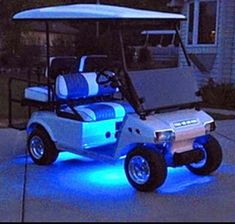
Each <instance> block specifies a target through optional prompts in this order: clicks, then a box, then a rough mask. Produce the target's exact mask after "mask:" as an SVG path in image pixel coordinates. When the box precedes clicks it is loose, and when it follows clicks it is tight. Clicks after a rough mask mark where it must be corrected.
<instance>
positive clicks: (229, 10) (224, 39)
mask: <svg viewBox="0 0 235 224" xmlns="http://www.w3.org/2000/svg"><path fill="white" fill-rule="evenodd" d="M189 2H190V1H188V0H185V2H184V6H183V9H182V13H183V14H184V15H186V16H187V18H188V5H189ZM217 7H218V8H217V31H216V33H217V35H216V43H215V44H214V45H195V46H194V45H188V44H187V37H188V22H187V21H185V22H182V23H181V35H182V39H183V42H184V43H185V46H186V49H187V51H188V53H193V54H196V55H207V56H210V55H211V56H213V57H214V60H212V61H213V64H212V66H211V69H209V72H208V73H205V72H204V73H203V72H201V71H200V70H199V69H198V68H197V67H196V66H195V65H193V68H194V74H195V76H196V78H197V81H198V85H199V86H203V85H205V84H206V82H207V81H208V78H210V77H211V78H213V79H214V80H215V81H216V82H218V83H220V82H233V83H235V27H234V24H235V13H234V12H235V1H234V0H217ZM180 61H181V65H182V66H185V65H186V60H185V59H184V57H183V54H182V52H180Z"/></svg>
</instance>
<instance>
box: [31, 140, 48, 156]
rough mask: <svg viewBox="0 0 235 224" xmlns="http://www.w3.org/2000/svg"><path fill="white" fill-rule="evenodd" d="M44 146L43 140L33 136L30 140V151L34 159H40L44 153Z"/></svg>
mask: <svg viewBox="0 0 235 224" xmlns="http://www.w3.org/2000/svg"><path fill="white" fill-rule="evenodd" d="M44 151H45V148H44V144H43V141H42V139H41V138H40V137H38V136H33V137H32V139H31V141H30V152H31V154H32V155H33V157H34V158H36V159H41V158H42V156H43V154H44Z"/></svg>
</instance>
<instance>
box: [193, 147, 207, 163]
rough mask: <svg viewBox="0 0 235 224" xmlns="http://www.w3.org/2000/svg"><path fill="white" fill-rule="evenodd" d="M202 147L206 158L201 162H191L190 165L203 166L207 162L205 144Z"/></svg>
mask: <svg viewBox="0 0 235 224" xmlns="http://www.w3.org/2000/svg"><path fill="white" fill-rule="evenodd" d="M200 149H201V150H202V152H203V154H204V158H203V159H202V160H200V161H199V162H197V163H191V164H190V165H191V166H192V167H193V168H201V167H203V166H204V165H205V164H206V161H207V153H206V150H205V148H204V147H203V146H201V147H200Z"/></svg>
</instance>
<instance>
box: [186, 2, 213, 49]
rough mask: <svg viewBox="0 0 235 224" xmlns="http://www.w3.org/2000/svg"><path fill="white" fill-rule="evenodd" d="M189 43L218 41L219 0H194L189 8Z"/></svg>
mask: <svg viewBox="0 0 235 224" xmlns="http://www.w3.org/2000/svg"><path fill="white" fill-rule="evenodd" d="M188 10H189V11H188V13H189V14H188V18H189V20H188V44H189V45H201V44H204V45H205V44H206V45H211V44H215V43H216V29H217V22H216V21H217V1H216V0H194V1H193V2H190V3H189V8H188Z"/></svg>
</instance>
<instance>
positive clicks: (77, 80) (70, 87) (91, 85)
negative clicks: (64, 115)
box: [56, 72, 118, 99]
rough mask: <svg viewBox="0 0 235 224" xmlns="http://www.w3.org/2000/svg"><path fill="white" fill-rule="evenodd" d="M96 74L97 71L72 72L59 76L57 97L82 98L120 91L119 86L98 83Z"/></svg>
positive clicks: (57, 79)
mask: <svg viewBox="0 0 235 224" xmlns="http://www.w3.org/2000/svg"><path fill="white" fill-rule="evenodd" d="M96 76H97V74H96V73H95V72H88V73H71V74H65V75H59V76H57V78H56V95H57V97H58V98H60V99H81V98H89V97H94V96H107V95H112V94H114V93H116V92H117V91H118V89H117V88H113V87H112V86H110V85H109V84H107V85H100V84H98V83H97V82H96Z"/></svg>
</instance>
